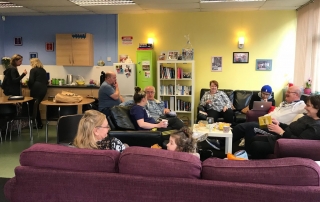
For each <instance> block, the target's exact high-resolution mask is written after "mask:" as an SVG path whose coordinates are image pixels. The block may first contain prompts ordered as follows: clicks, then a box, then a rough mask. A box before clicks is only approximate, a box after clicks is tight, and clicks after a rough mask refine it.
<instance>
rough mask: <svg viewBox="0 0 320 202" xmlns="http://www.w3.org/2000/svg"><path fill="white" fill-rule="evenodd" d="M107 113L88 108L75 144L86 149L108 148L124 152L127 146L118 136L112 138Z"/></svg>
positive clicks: (79, 127)
mask: <svg viewBox="0 0 320 202" xmlns="http://www.w3.org/2000/svg"><path fill="white" fill-rule="evenodd" d="M109 130H110V127H109V124H108V121H107V119H106V115H104V114H103V113H101V112H99V111H96V110H87V111H86V112H85V113H84V115H83V117H82V118H81V120H80V122H79V126H78V132H77V135H76V137H75V138H74V141H73V145H74V146H76V147H78V148H86V149H107V150H116V151H119V152H122V151H123V150H124V149H125V148H126V147H125V145H124V144H123V143H122V142H121V141H120V140H118V139H117V138H110V137H109V136H108V132H109Z"/></svg>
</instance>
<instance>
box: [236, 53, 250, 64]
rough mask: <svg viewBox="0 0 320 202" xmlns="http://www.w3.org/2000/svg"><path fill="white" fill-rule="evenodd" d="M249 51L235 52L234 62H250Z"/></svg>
mask: <svg viewBox="0 0 320 202" xmlns="http://www.w3.org/2000/svg"><path fill="white" fill-rule="evenodd" d="M248 62H249V52H233V63H248Z"/></svg>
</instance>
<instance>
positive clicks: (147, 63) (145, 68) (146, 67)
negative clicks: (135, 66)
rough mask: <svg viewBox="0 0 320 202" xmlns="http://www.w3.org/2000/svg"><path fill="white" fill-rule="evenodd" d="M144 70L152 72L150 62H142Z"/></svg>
mask: <svg viewBox="0 0 320 202" xmlns="http://www.w3.org/2000/svg"><path fill="white" fill-rule="evenodd" d="M142 70H143V71H150V61H142Z"/></svg>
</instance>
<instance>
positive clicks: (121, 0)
mask: <svg viewBox="0 0 320 202" xmlns="http://www.w3.org/2000/svg"><path fill="white" fill-rule="evenodd" d="M69 1H70V2H72V3H74V4H77V5H79V6H102V5H110V6H111V5H113V6H115V5H117V6H119V5H133V4H135V3H134V2H133V1H131V0H69Z"/></svg>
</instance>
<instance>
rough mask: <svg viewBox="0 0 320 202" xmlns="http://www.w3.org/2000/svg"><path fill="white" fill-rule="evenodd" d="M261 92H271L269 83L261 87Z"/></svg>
mask: <svg viewBox="0 0 320 202" xmlns="http://www.w3.org/2000/svg"><path fill="white" fill-rule="evenodd" d="M261 92H266V93H272V88H271V86H269V85H264V86H262V88H261Z"/></svg>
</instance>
